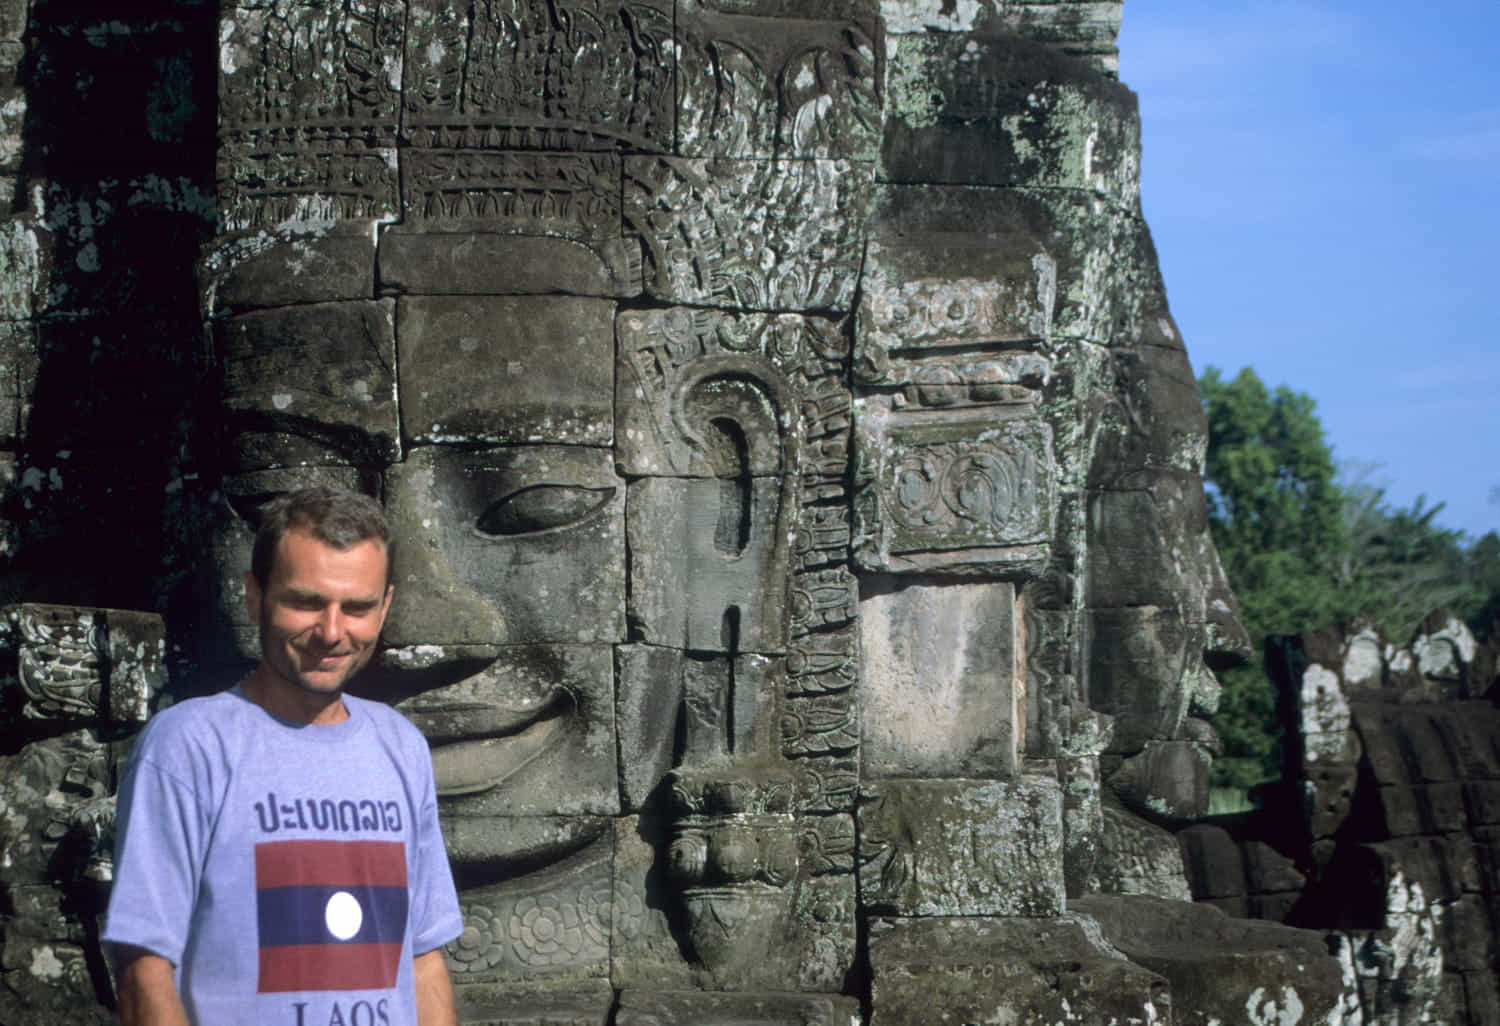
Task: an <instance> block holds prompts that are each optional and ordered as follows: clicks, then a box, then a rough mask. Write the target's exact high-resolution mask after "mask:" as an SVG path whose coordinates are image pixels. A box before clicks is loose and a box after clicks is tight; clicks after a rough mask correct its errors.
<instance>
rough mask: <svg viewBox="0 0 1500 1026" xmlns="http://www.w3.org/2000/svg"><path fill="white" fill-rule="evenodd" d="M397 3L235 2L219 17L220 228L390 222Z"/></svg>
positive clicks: (402, 7)
mask: <svg viewBox="0 0 1500 1026" xmlns="http://www.w3.org/2000/svg"><path fill="white" fill-rule="evenodd" d="M406 14H407V11H406V4H405V3H404V2H402V0H360V2H357V3H353V4H339V5H336V4H325V3H297V4H288V3H283V2H280V0H241V2H237V3H234V4H232V5H230V6H228V7H226V8H225V9H224V10H223V12H222V14H221V18H220V25H221V26H222V31H221V33H220V41H219V73H220V88H219V96H220V104H219V125H220V127H219V139H220V150H219V193H220V195H219V211H220V214H221V216H222V218H223V223H224V227H225V229H226V230H230V231H233V230H236V229H242V228H264V227H272V226H275V225H278V224H281V223H282V222H285V221H302V222H319V221H337V220H346V219H350V218H383V219H393V218H394V217H395V216H396V215H397V212H398V210H399V207H398V203H397V195H396V189H397V177H398V176H397V171H396V154H395V145H396V123H397V119H398V117H399V113H400V94H401V74H402V49H401V43H402V37H403V32H404V25H405V22H406Z"/></svg>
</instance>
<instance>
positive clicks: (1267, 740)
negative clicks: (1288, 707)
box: [1198, 367, 1350, 788]
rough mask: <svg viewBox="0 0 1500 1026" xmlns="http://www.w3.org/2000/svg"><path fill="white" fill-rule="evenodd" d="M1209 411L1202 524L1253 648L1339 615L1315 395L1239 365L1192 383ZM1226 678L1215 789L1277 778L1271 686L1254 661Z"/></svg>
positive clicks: (1337, 560)
mask: <svg viewBox="0 0 1500 1026" xmlns="http://www.w3.org/2000/svg"><path fill="white" fill-rule="evenodd" d="M1198 386H1199V389H1200V390H1201V392H1202V395H1203V408H1204V413H1205V414H1206V415H1207V418H1208V455H1207V460H1206V462H1205V466H1204V480H1205V485H1206V489H1207V499H1208V518H1209V526H1210V529H1211V530H1212V532H1213V536H1214V542H1215V544H1216V545H1217V546H1218V549H1219V556H1220V558H1221V559H1222V560H1223V563H1224V570H1225V573H1227V574H1228V576H1229V583H1230V585H1231V586H1233V588H1234V590H1235V594H1236V595H1237V596H1238V597H1239V600H1240V610H1241V614H1242V616H1243V619H1244V622H1245V627H1246V629H1247V630H1248V631H1249V632H1250V637H1251V640H1252V641H1253V642H1254V643H1255V644H1256V645H1257V647H1260V646H1263V645H1264V642H1265V639H1266V637H1267V636H1268V635H1271V634H1292V633H1296V632H1298V631H1302V630H1307V629H1310V628H1314V627H1318V626H1322V625H1323V624H1326V623H1328V622H1330V621H1332V620H1335V619H1337V618H1338V617H1339V615H1340V614H1341V613H1342V612H1343V608H1342V603H1341V601H1340V591H1339V587H1338V584H1337V570H1338V568H1339V566H1340V565H1341V563H1342V562H1343V561H1344V560H1345V559H1346V557H1347V554H1348V551H1349V546H1350V538H1349V531H1348V527H1347V525H1346V523H1345V519H1344V513H1345V506H1344V493H1343V491H1342V490H1341V489H1340V488H1339V486H1338V484H1337V481H1336V470H1335V466H1334V461H1333V452H1332V450H1331V449H1330V448H1329V446H1328V443H1327V442H1326V441H1325V440H1324V438H1323V425H1322V423H1321V422H1320V421H1319V420H1318V417H1317V412H1316V404H1315V403H1314V402H1313V400H1312V398H1311V397H1309V396H1307V395H1305V394H1303V393H1301V392H1294V391H1292V390H1291V389H1289V388H1287V387H1286V386H1284V385H1283V386H1279V387H1277V388H1276V389H1275V390H1271V389H1268V388H1266V386H1265V384H1264V383H1263V382H1262V381H1261V380H1260V378H1259V377H1258V376H1256V374H1255V372H1254V371H1253V370H1251V369H1250V368H1248V367H1246V368H1244V369H1242V370H1241V371H1240V372H1239V373H1238V374H1237V375H1235V377H1234V378H1233V380H1228V381H1226V380H1225V379H1224V378H1223V377H1222V376H1221V375H1220V373H1219V371H1218V370H1217V369H1216V368H1213V367H1210V368H1208V369H1207V370H1206V371H1205V372H1204V374H1203V376H1202V378H1200V379H1199V382H1198ZM1220 676H1221V681H1222V684H1223V688H1224V690H1223V697H1222V700H1221V703H1220V707H1219V713H1218V715H1217V716H1216V717H1215V720H1214V723H1215V726H1216V727H1218V729H1219V733H1220V736H1221V738H1222V739H1223V742H1224V754H1223V756H1221V757H1220V758H1219V759H1217V760H1215V764H1214V771H1215V781H1214V783H1215V785H1216V786H1220V787H1238V788H1245V787H1250V786H1253V785H1254V784H1256V783H1259V782H1261V781H1264V780H1267V779H1272V778H1274V777H1275V776H1276V775H1277V774H1278V773H1279V770H1280V767H1279V765H1278V755H1277V751H1276V734H1277V725H1276V723H1275V706H1276V700H1275V691H1274V688H1273V685H1272V684H1271V681H1270V679H1269V678H1268V677H1267V675H1266V672H1265V668H1264V666H1263V665H1262V664H1261V663H1260V662H1259V661H1258V660H1257V662H1256V663H1255V664H1253V665H1251V666H1248V667H1245V668H1243V669H1240V670H1229V671H1226V672H1224V673H1223V674H1221V675H1220Z"/></svg>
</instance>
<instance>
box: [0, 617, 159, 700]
mask: <svg viewBox="0 0 1500 1026" xmlns="http://www.w3.org/2000/svg"><path fill="white" fill-rule="evenodd" d="M0 613H3V616H4V620H5V623H6V626H7V627H8V629H9V631H10V632H11V638H12V639H13V642H14V645H15V654H14V658H15V667H16V669H15V677H14V678H12V680H11V681H9V682H7V683H8V686H9V687H10V688H15V689H17V691H18V694H17V695H16V701H15V702H14V703H9V702H8V703H7V704H8V705H13V707H15V708H19V710H20V713H21V716H22V717H24V718H25V719H32V720H53V721H59V722H67V721H70V720H82V721H88V722H91V723H95V724H102V723H116V724H141V723H145V722H146V720H147V718H148V717H149V716H150V715H151V712H152V711H153V708H154V706H155V702H156V699H157V696H158V695H159V694H160V692H161V690H162V688H163V687H165V686H166V683H167V671H166V666H165V659H166V626H165V624H164V623H163V622H162V619H161V617H160V616H157V615H156V614H155V613H142V612H133V611H130V610H124V609H95V608H91V607H82V606H54V605H42V604H38V603H25V604H22V605H14V606H7V607H5V609H4V610H3V611H0Z"/></svg>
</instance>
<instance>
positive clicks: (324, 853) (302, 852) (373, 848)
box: [255, 841, 406, 888]
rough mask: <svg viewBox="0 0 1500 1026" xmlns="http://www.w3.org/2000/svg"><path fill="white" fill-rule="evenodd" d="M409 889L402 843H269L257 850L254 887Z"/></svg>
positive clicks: (404, 849) (404, 848) (404, 850)
mask: <svg viewBox="0 0 1500 1026" xmlns="http://www.w3.org/2000/svg"><path fill="white" fill-rule="evenodd" d="M351 884H367V885H369V886H371V887H405V886H406V845H405V844H403V843H402V842H400V841H267V842H265V843H263V844H257V845H256V846H255V886H256V887H257V888H265V887H299V886H324V887H347V886H350V885H351Z"/></svg>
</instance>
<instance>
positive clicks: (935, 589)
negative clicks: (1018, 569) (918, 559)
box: [860, 577, 1022, 779]
mask: <svg viewBox="0 0 1500 1026" xmlns="http://www.w3.org/2000/svg"><path fill="white" fill-rule="evenodd" d="M1015 619H1016V603H1015V589H1014V587H1013V586H1012V585H1011V584H1009V583H1006V582H976V583H964V584H955V583H953V582H945V581H939V580H934V579H931V578H922V577H914V578H907V579H903V580H901V581H900V584H899V586H896V585H892V586H889V587H873V586H872V587H869V588H867V589H866V591H865V593H864V594H863V595H862V596H861V599H860V639H861V640H860V657H861V662H862V665H863V671H864V672H863V674H862V675H861V681H860V686H861V688H862V689H863V693H864V696H865V715H864V719H863V722H862V724H861V733H860V757H861V760H862V767H863V771H864V776H865V778H866V779H881V778H901V777H1008V776H1011V775H1012V774H1013V773H1014V772H1015V768H1016V748H1017V739H1016V736H1015V727H1014V724H1016V723H1017V722H1018V720H1019V712H1020V710H1019V708H1018V707H1019V705H1020V703H1021V700H1022V696H1021V695H1020V694H1018V693H1017V686H1016V682H1017V676H1018V671H1017V665H1016V661H1017V653H1016V632H1017V626H1016V623H1015Z"/></svg>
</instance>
